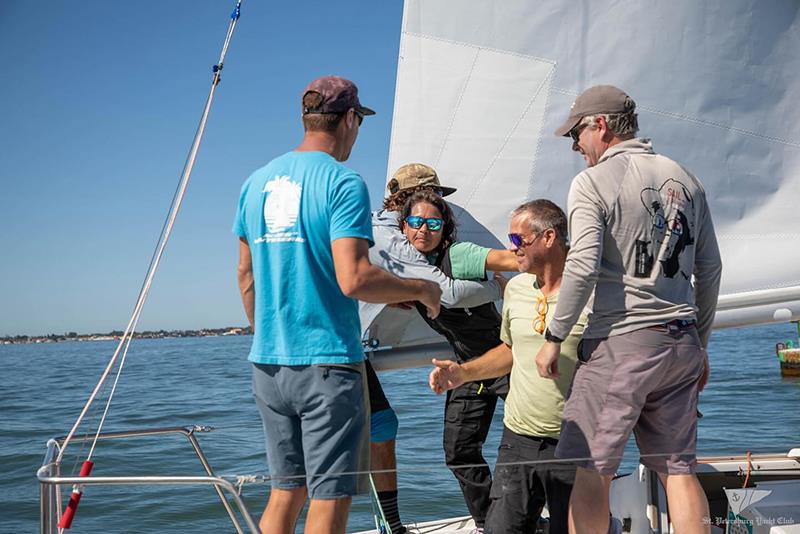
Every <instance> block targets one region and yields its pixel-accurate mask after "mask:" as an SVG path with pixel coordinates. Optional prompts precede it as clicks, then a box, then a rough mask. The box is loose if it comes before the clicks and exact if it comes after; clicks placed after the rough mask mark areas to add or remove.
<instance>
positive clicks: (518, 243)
mask: <svg viewBox="0 0 800 534" xmlns="http://www.w3.org/2000/svg"><path fill="white" fill-rule="evenodd" d="M508 240H509V241H511V244H512V245H514V246H515V247H517V248H522V247H527V246H528V245H530V244H532V243H533V242H534V241H536V238H535V237H534V238H533V239H531V240H530V241H528V242H526V241H525V238H523V237H522V236H521V235H520V234H508Z"/></svg>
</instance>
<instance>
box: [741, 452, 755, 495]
mask: <svg viewBox="0 0 800 534" xmlns="http://www.w3.org/2000/svg"><path fill="white" fill-rule="evenodd" d="M751 457H752V454H751V453H750V451H747V474H746V475H745V477H744V484H742V487H743V488H746V487H747V483H748V482H750V469H752V467H753V463H752V462H751V461H750V458H751Z"/></svg>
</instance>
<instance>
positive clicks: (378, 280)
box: [346, 264, 425, 304]
mask: <svg viewBox="0 0 800 534" xmlns="http://www.w3.org/2000/svg"><path fill="white" fill-rule="evenodd" d="M424 291H425V283H424V282H423V281H422V280H417V279H404V278H399V277H397V276H394V275H393V274H391V273H388V272H386V271H384V270H383V269H379V268H378V267H375V266H374V265H370V264H367V265H366V266H364V267H363V268H362V269H361V270H360V271H359V272H358V274H357V275H356V276H355V279H354V281H353V284H352V288H351V289H350V290H349V291H348V292H346V295H347V296H348V297H350V298H354V299H358V300H360V301H363V302H369V303H373V304H380V303H384V304H393V303H395V302H408V301H413V300H420V299H421V298H422V297H423V296H424Z"/></svg>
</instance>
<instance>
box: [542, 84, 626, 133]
mask: <svg viewBox="0 0 800 534" xmlns="http://www.w3.org/2000/svg"><path fill="white" fill-rule="evenodd" d="M635 109H636V102H634V101H633V99H632V98H631V97H629V96H628V95H627V94H625V92H624V91H622V90H621V89H619V88H617V87H614V86H613V85H595V86H594V87H590V88H588V89H587V90H585V91H584V92H582V93H581V94H580V95H578V98H576V99H575V102H573V103H572V107H571V108H570V110H569V118H568V119H567V120H566V122H564V124H562V125H561V126H560V127H559V128H558V129H557V130H556V135H558V136H564V137H569V132H570V131H571V130H572V129H573V128H575V127H576V126H577V125H578V123H579V122H581V119H582V118H584V117H586V116H588V115H596V114H598V113H632V112H633V110H635Z"/></svg>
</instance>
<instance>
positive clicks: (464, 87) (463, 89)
mask: <svg viewBox="0 0 800 534" xmlns="http://www.w3.org/2000/svg"><path fill="white" fill-rule="evenodd" d="M480 54H481V49H480V48H477V49H476V51H475V57H474V58H472V65H471V66H470V68H469V73H468V74H467V79H466V80H464V85H462V86H461V92H460V93H459V94H458V101H457V102H456V107H455V109H453V115H452V116H451V117H450V124H448V125H447V132H446V133H445V135H444V140H443V141H442V146H440V147H439V153H438V154H436V159H435V160H434V164H433V166H434V168H436V167H438V166H439V161H440V160H441V159H442V154H444V149H445V147H447V142H448V141H449V140H450V134H451V133H452V132H453V125H454V124H455V122H456V117H457V116H458V110H459V109H461V103H462V102H463V100H464V93H466V92H467V87H468V86H469V82H470V80H471V79H472V74H473V73H474V72H475V64H476V63H477V62H478V56H480Z"/></svg>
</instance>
